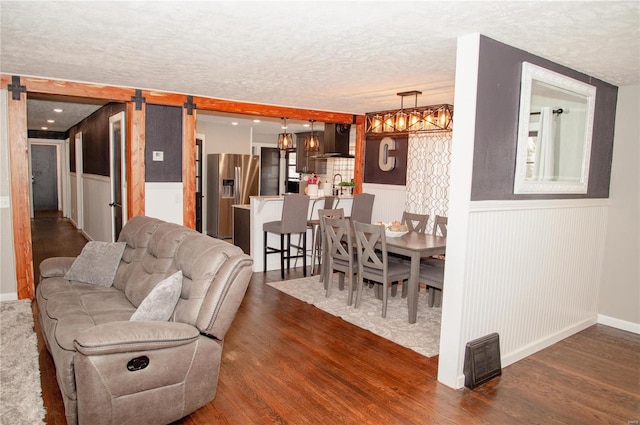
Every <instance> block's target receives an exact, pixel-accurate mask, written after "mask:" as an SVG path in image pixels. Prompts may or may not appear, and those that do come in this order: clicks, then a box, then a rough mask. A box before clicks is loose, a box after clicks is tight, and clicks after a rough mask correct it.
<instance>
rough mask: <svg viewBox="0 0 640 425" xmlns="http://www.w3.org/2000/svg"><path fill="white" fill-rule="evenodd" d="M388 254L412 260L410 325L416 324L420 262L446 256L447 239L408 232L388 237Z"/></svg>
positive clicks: (408, 291) (409, 298)
mask: <svg viewBox="0 0 640 425" xmlns="http://www.w3.org/2000/svg"><path fill="white" fill-rule="evenodd" d="M386 240H387V252H392V253H394V254H400V255H404V256H406V257H409V258H411V274H410V276H409V282H408V285H409V286H408V288H407V304H408V307H409V323H416V320H417V317H418V288H419V286H418V285H419V282H418V278H419V275H420V260H421V259H422V258H426V257H431V256H433V255H444V254H445V251H446V248H447V238H445V237H442V236H435V235H430V234H427V233H419V232H407V233H405V234H404V235H402V236H399V237H389V236H387V237H386Z"/></svg>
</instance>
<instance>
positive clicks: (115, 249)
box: [64, 241, 126, 286]
mask: <svg viewBox="0 0 640 425" xmlns="http://www.w3.org/2000/svg"><path fill="white" fill-rule="evenodd" d="M125 245H126V244H125V243H123V242H113V243H110V242H99V241H91V242H87V244H86V245H85V246H84V248H82V252H81V253H80V255H79V256H78V257H77V258H76V259H75V261H74V262H73V264H72V265H71V268H70V269H69V271H68V272H67V273H66V274H65V276H64V278H65V279H67V280H76V281H79V282H84V283H91V284H95V285H98V286H111V285H112V284H113V279H114V278H115V275H116V271H117V269H118V266H119V265H120V259H121V258H122V253H123V252H124V248H125Z"/></svg>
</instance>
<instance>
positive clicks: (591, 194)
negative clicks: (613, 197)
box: [457, 36, 618, 201]
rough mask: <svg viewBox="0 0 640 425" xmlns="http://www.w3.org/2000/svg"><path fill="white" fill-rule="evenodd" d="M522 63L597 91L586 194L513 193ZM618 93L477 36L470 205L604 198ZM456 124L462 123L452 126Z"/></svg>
mask: <svg viewBox="0 0 640 425" xmlns="http://www.w3.org/2000/svg"><path fill="white" fill-rule="evenodd" d="M524 61H526V62H530V63H533V64H535V65H538V66H541V67H544V68H547V69H549V70H551V71H554V72H558V73H560V74H564V75H567V76H569V77H571V78H574V79H576V80H579V81H583V82H586V83H588V84H591V85H593V86H595V87H596V90H597V92H596V105H595V120H594V129H593V139H592V150H591V164H590V171H589V188H588V191H587V193H586V194H572V195H560V194H550V195H537V194H533V195H530V194H526V195H521V194H519V195H516V194H514V193H513V181H514V175H515V163H516V146H517V140H518V115H519V109H520V75H521V66H522V62H524ZM617 93H618V88H617V87H615V86H613V85H611V84H608V83H606V82H604V81H601V80H598V79H596V78H593V77H590V76H588V75H585V74H582V73H579V72H577V71H574V70H572V69H569V68H566V67H564V66H562V65H559V64H556V63H554V62H551V61H549V60H546V59H543V58H540V57H538V56H534V55H532V54H530V53H528V52H525V51H523V50H519V49H516V48H514V47H511V46H508V45H506V44H502V43H500V42H498V41H495V40H492V39H490V38H487V37H484V36H482V37H480V58H479V66H478V107H477V112H476V134H475V148H474V157H473V181H472V186H471V200H473V201H479V200H508V199H545V198H606V197H608V196H609V180H610V177H611V159H612V154H613V130H614V121H615V109H616V101H617ZM457 125H462V124H461V123H457Z"/></svg>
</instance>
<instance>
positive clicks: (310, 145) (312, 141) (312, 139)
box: [304, 120, 320, 152]
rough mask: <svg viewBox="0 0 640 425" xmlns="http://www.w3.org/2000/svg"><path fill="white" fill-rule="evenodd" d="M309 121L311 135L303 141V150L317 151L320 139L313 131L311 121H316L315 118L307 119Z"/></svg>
mask: <svg viewBox="0 0 640 425" xmlns="http://www.w3.org/2000/svg"><path fill="white" fill-rule="evenodd" d="M309 122H310V123H311V136H309V137H308V138H307V140H305V142H304V151H305V152H318V150H319V149H320V140H319V139H318V136H317V135H316V134H315V133H314V132H313V123H314V122H316V120H309Z"/></svg>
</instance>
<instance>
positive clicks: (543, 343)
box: [502, 316, 597, 367]
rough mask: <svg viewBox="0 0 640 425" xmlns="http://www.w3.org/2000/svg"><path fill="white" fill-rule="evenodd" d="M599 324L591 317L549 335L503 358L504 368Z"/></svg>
mask: <svg viewBox="0 0 640 425" xmlns="http://www.w3.org/2000/svg"><path fill="white" fill-rule="evenodd" d="M596 323H597V319H596V317H595V316H594V317H591V318H589V319H585V320H583V321H581V322H578V323H575V324H574V325H571V326H569V327H567V328H565V329H562V330H560V331H558V332H556V333H554V334H551V335H548V336H547V337H545V338H542V339H540V340H538V341H536V342H534V343H532V344H529V345H527V346H524V347H522V348H520V349H518V350H517V351H514V352H511V353H508V354H506V355H504V356H502V367H506V366H509V365H510V364H513V363H515V362H517V361H519V360H522V359H524V358H526V357H528V356H530V355H532V354H534V353H537V352H538V351H540V350H543V349H545V348H547V347H549V346H551V345H553V344H555V343H556V342H560V341H562V340H563V339H565V338H568V337H570V336H571V335H574V334H577V333H578V332H580V331H583V330H585V329H587V328H588V327H589V326H593V325H595V324H596Z"/></svg>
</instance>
